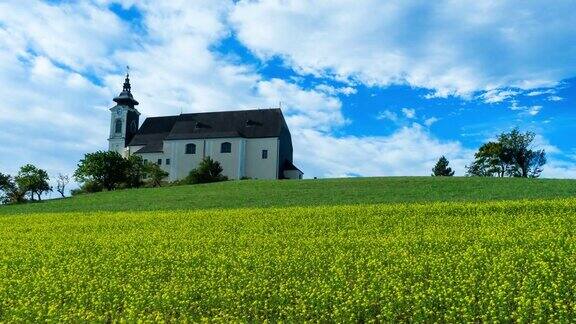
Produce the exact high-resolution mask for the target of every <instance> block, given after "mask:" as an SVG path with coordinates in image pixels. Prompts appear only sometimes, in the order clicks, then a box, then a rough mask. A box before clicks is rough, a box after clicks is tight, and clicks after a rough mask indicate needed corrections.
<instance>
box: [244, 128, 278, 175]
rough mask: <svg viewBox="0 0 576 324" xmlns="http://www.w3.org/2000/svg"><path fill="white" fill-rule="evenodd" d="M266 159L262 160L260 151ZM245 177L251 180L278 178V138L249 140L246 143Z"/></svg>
mask: <svg viewBox="0 0 576 324" xmlns="http://www.w3.org/2000/svg"><path fill="white" fill-rule="evenodd" d="M263 150H267V151H268V158H267V159H263V158H262V151H263ZM245 156H246V158H245V171H246V172H245V176H246V177H249V178H253V179H277V178H278V138H276V137H273V138H250V139H248V140H247V141H246V153H245Z"/></svg>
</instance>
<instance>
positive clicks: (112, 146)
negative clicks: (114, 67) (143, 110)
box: [108, 73, 140, 156]
mask: <svg viewBox="0 0 576 324" xmlns="http://www.w3.org/2000/svg"><path fill="white" fill-rule="evenodd" d="M130 91H131V89H130V74H129V73H126V80H124V87H123V89H122V92H121V93H120V94H119V95H118V97H116V98H114V101H115V102H116V106H114V107H112V108H110V112H111V115H110V137H109V138H108V150H109V151H116V152H118V153H120V155H122V156H124V155H125V154H124V149H125V148H126V147H127V146H128V143H130V141H131V140H132V138H133V137H134V135H136V133H137V132H138V127H139V126H140V125H139V119H140V112H138V110H136V108H134V107H135V106H136V105H138V101H136V100H134V97H133V96H132V93H131V92H130Z"/></svg>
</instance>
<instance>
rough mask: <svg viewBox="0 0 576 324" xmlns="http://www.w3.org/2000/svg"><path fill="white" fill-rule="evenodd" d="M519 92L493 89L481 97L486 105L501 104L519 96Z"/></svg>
mask: <svg viewBox="0 0 576 324" xmlns="http://www.w3.org/2000/svg"><path fill="white" fill-rule="evenodd" d="M519 93H520V92H519V91H514V90H498V89H492V90H488V91H486V92H484V93H483V94H482V95H480V98H481V99H482V100H483V101H484V102H485V103H500V102H502V101H504V100H506V99H508V98H511V97H514V96H516V95H518V94H519Z"/></svg>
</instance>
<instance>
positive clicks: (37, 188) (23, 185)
mask: <svg viewBox="0 0 576 324" xmlns="http://www.w3.org/2000/svg"><path fill="white" fill-rule="evenodd" d="M14 180H15V181H16V184H18V189H19V190H20V191H22V192H24V193H29V194H30V199H31V200H32V201H33V200H34V195H36V196H37V197H38V200H39V201H40V200H42V194H43V193H45V192H49V191H52V187H50V184H49V183H48V182H49V181H50V177H49V176H48V172H46V171H45V170H42V169H39V168H37V167H36V166H34V165H32V164H26V165H25V166H23V167H21V168H20V171H19V172H18V175H16V177H15V178H14Z"/></svg>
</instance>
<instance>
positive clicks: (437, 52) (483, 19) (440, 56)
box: [231, 0, 576, 97]
mask: <svg viewBox="0 0 576 324" xmlns="http://www.w3.org/2000/svg"><path fill="white" fill-rule="evenodd" d="M519 8H520V9H519ZM574 9H575V4H574V2H572V1H555V2H529V3H526V2H524V1H519V0H516V1H514V0H509V1H472V0H470V1H432V2H421V1H379V0H334V1H324V2H306V1H282V0H265V1H241V2H240V3H239V4H238V5H237V6H236V7H235V8H234V11H233V13H232V15H231V20H232V22H233V23H234V24H235V26H236V29H237V31H238V36H239V38H240V40H241V41H242V42H243V43H244V44H246V45H247V46H248V47H249V48H250V49H251V50H252V51H253V52H254V53H255V54H256V55H258V56H259V57H261V58H263V59H267V58H270V57H273V56H280V57H282V58H284V59H285V61H286V62H287V63H288V64H290V65H291V66H292V67H294V68H295V69H297V70H298V71H300V72H301V73H310V74H314V75H322V76H329V77H333V78H335V79H338V80H349V81H352V80H353V81H360V82H362V83H365V84H367V85H380V86H386V85H390V84H409V85H411V86H414V87H423V88H428V89H431V90H433V92H432V94H430V95H429V96H436V97H446V96H448V95H462V96H469V95H470V93H472V92H475V91H483V90H489V89H499V88H505V87H511V88H521V89H533V88H541V87H547V86H554V85H556V84H557V83H558V81H560V80H562V79H564V78H568V77H572V76H573V75H574V74H575V72H576V70H575V69H576V65H575V64H574V58H575V57H576V47H575V46H574V42H572V41H569V40H574V39H576V23H575V22H574V19H573V17H572V12H574ZM511 13H516V14H511ZM543 48H546V49H547V50H546V51H542V49H543Z"/></svg>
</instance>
